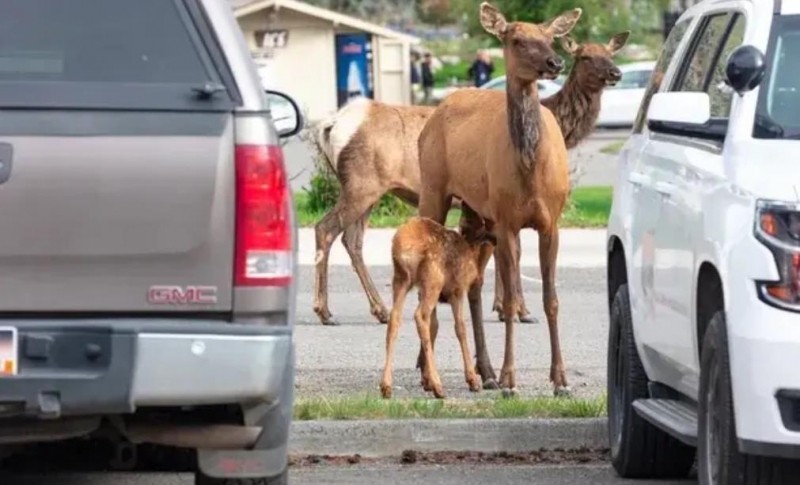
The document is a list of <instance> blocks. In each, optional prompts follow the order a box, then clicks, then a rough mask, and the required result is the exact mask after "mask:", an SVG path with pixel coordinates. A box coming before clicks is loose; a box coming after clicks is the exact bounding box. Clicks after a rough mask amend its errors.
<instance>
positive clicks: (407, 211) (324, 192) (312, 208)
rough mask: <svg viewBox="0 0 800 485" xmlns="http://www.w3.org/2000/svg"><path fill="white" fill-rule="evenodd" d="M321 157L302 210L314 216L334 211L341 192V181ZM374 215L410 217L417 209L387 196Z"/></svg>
mask: <svg viewBox="0 0 800 485" xmlns="http://www.w3.org/2000/svg"><path fill="white" fill-rule="evenodd" d="M320 156H321V154H318V156H317V157H316V160H315V168H314V174H313V175H312V177H311V182H310V184H309V185H310V186H309V187H308V188H306V189H304V190H305V192H306V194H307V197H305V199H304V201H303V204H304V207H301V208H300V209H302V210H305V211H306V212H309V213H313V214H324V213H327V212H328V211H330V210H331V209H333V206H335V205H336V202H337V201H338V200H339V193H340V192H341V185H340V184H339V180H338V179H337V178H336V175H334V174H333V173H332V172H331V170H330V169H329V168H328V166H327V164H325V163H324V161H323V160H322V159H321V158H320ZM372 213H373V214H374V215H377V216H383V217H410V216H412V215H414V214H415V213H416V208H414V207H413V206H411V205H409V204H406V203H405V202H403V201H402V200H400V199H399V198H397V197H396V196H395V195H393V194H386V195H384V196H383V197H382V198H381V200H380V201H379V202H378V204H376V206H375V207H374V208H373V210H372Z"/></svg>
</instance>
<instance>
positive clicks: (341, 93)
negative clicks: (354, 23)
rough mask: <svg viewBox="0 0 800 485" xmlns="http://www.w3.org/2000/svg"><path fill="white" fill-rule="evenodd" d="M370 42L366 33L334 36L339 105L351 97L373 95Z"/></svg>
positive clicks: (368, 96)
mask: <svg viewBox="0 0 800 485" xmlns="http://www.w3.org/2000/svg"><path fill="white" fill-rule="evenodd" d="M371 71H372V43H371V39H370V36H369V35H368V34H339V35H337V36H336V91H337V94H338V100H339V106H340V107H341V106H342V105H344V104H346V103H347V101H349V100H350V99H352V98H356V97H360V96H363V97H367V98H372V97H373V87H372V74H371Z"/></svg>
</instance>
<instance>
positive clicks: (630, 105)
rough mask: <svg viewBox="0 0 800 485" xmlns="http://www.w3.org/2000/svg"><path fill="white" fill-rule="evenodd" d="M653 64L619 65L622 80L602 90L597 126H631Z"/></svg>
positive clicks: (648, 62) (653, 66)
mask: <svg viewBox="0 0 800 485" xmlns="http://www.w3.org/2000/svg"><path fill="white" fill-rule="evenodd" d="M655 66H656V63H655V61H645V62H634V63H631V64H623V65H621V66H619V69H620V71H622V80H621V81H620V82H618V83H617V85H616V86H612V87H607V88H606V89H605V90H604V91H603V99H602V104H601V108H600V116H599V117H598V119H597V126H602V127H631V126H633V123H634V121H635V120H636V115H637V114H638V112H639V106H640V105H641V104H642V99H643V98H644V91H645V89H646V88H647V83H648V82H650V75H651V74H653V69H654V68H655Z"/></svg>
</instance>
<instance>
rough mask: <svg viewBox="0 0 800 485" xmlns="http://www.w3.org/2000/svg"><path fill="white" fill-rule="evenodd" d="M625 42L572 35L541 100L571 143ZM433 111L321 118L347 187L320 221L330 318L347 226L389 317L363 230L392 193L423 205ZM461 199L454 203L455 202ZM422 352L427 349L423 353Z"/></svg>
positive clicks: (361, 105) (384, 108)
mask: <svg viewBox="0 0 800 485" xmlns="http://www.w3.org/2000/svg"><path fill="white" fill-rule="evenodd" d="M626 40H627V33H622V34H618V35H617V36H615V37H614V38H613V39H612V40H611V42H609V43H608V44H607V45H601V44H588V43H587V44H583V45H578V44H576V43H575V42H574V41H572V40H571V39H569V40H565V41H564V42H562V45H563V46H564V48H565V50H567V52H569V53H571V54H572V55H573V57H574V58H575V59H576V60H579V61H580V62H576V67H575V69H574V70H573V73H571V74H570V76H569V78H568V79H567V82H566V83H565V85H564V88H563V89H562V90H561V91H560V92H559V93H557V94H556V95H554V96H552V97H550V98H547V99H544V100H542V104H544V105H545V106H548V107H549V108H550V109H551V110H552V111H553V113H554V114H555V115H556V120H557V121H558V122H559V124H560V125H561V127H562V131H563V134H564V136H565V138H566V144H567V148H572V147H574V146H576V145H577V144H578V143H579V142H580V141H582V140H583V139H584V138H586V137H587V136H588V135H589V134H590V133H591V130H592V128H593V127H594V124H595V121H596V119H597V115H598V114H599V111H600V90H602V87H599V88H598V86H605V84H609V85H610V84H613V83H614V81H613V76H614V74H613V70H612V69H611V68H613V67H614V66H613V63H612V64H611V66H610V67H609V63H610V62H611V54H612V53H613V52H615V51H617V50H619V49H621V48H622V47H623V46H624V44H625V42H626ZM609 49H611V50H612V52H611V53H609ZM576 71H577V72H576ZM601 80H605V83H602V82H600V81H601ZM433 111H434V108H432V107H415V106H394V105H387V104H384V103H380V102H375V101H369V100H366V99H364V98H359V99H358V100H356V101H354V102H352V103H350V104H348V105H347V106H345V107H343V108H342V109H341V110H339V111H338V112H337V113H335V114H334V115H333V116H331V117H330V118H329V119H328V120H326V121H324V122H323V123H321V125H320V127H319V129H318V131H317V138H316V143H317V146H318V147H319V148H320V151H322V153H323V155H324V158H325V160H326V162H327V163H328V165H329V168H330V169H331V171H332V172H333V173H335V174H336V176H337V178H338V179H339V181H340V183H341V185H342V192H341V195H340V203H339V204H337V206H336V207H335V208H334V209H333V210H332V211H331V214H330V217H328V216H326V218H325V219H323V220H322V221H320V223H319V224H318V225H317V243H318V244H317V255H318V256H317V264H316V266H317V268H316V272H317V278H316V291H315V305H314V309H315V312H316V313H317V315H318V317H319V318H320V320H321V321H322V323H323V324H326V325H327V324H333V323H335V322H334V320H333V318H332V316H331V312H330V310H329V308H328V294H327V275H328V272H327V260H328V254H329V252H330V246H331V244H332V242H333V241H334V240H335V239H336V237H338V235H339V234H340V233H341V232H342V230H344V235H343V237H342V242H343V244H344V246H345V249H346V250H347V252H348V254H349V256H350V259H351V262H352V264H353V267H354V268H355V271H356V274H357V275H358V277H359V279H360V280H361V284H362V286H363V287H364V291H365V292H366V293H367V298H368V299H369V302H370V308H371V313H372V314H373V315H374V316H375V317H376V318H377V319H378V320H379V321H380V322H382V323H385V322H386V321H387V320H388V312H387V311H386V307H385V306H384V304H383V301H382V300H381V297H380V294H379V293H378V291H377V290H376V289H375V285H374V283H373V282H372V279H371V277H370V276H369V272H368V270H367V268H366V265H365V264H364V259H363V256H362V247H363V238H364V231H365V229H366V226H367V221H368V220H369V214H370V211H371V207H372V206H373V205H374V204H376V203H377V202H378V200H379V199H380V198H381V197H382V196H383V195H384V194H385V193H387V192H393V193H394V194H395V195H398V196H399V197H400V198H402V199H403V200H405V201H406V202H408V203H411V204H416V203H417V201H418V194H419V190H420V181H419V158H418V151H417V140H418V138H419V133H420V132H421V131H422V128H423V126H424V125H425V122H426V121H427V120H428V118H429V117H430V115H431V114H433ZM387 140H388V141H390V142H387ZM362 201H363V202H362ZM348 204H351V205H357V206H359V207H357V208H356V211H348V210H346V206H347V205H348ZM458 205H459V203H458V201H455V202H454V206H458ZM365 206H366V207H367V209H366V210H364V213H363V215H361V216H360V217H359V218H358V219H357V220H356V222H355V223H351V224H350V225H347V224H346V223H347V221H349V220H352V218H353V217H355V216H354V215H353V212H357V211H358V210H360V208H363V207H365ZM327 241H330V243H328V242H327ZM495 275H496V283H495V285H496V286H495V288H496V290H495V303H496V306H497V305H498V304H499V297H500V296H501V295H502V282H501V281H500V276H499V273H495ZM518 281H519V277H518ZM520 291H521V284H520ZM518 298H519V301H520V305H521V308H520V310H519V315H520V319H521V320H522V321H523V322H531V321H533V319H531V318H530V317H529V313H530V312H528V310H527V309H526V308H525V306H524V300H523V299H522V295H521V294H520V295H518ZM422 357H423V356H422V352H420V359H422ZM420 361H421V360H420Z"/></svg>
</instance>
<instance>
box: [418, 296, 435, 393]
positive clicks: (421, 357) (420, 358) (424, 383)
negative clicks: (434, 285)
mask: <svg viewBox="0 0 800 485" xmlns="http://www.w3.org/2000/svg"><path fill="white" fill-rule="evenodd" d="M421 301H422V293H420V302H421ZM430 328H431V330H430V333H431V350H432V351H434V352H435V351H436V337H437V336H438V335H439V316H438V315H437V314H436V306H434V307H433V312H432V313H431V321H430ZM417 369H419V370H420V375H421V376H422V382H421V385H422V388H423V389H425V390H426V391H428V392H430V391H431V389H430V384H429V383H428V381H427V380H426V379H425V346H424V345H422V343H420V346H419V356H417Z"/></svg>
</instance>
